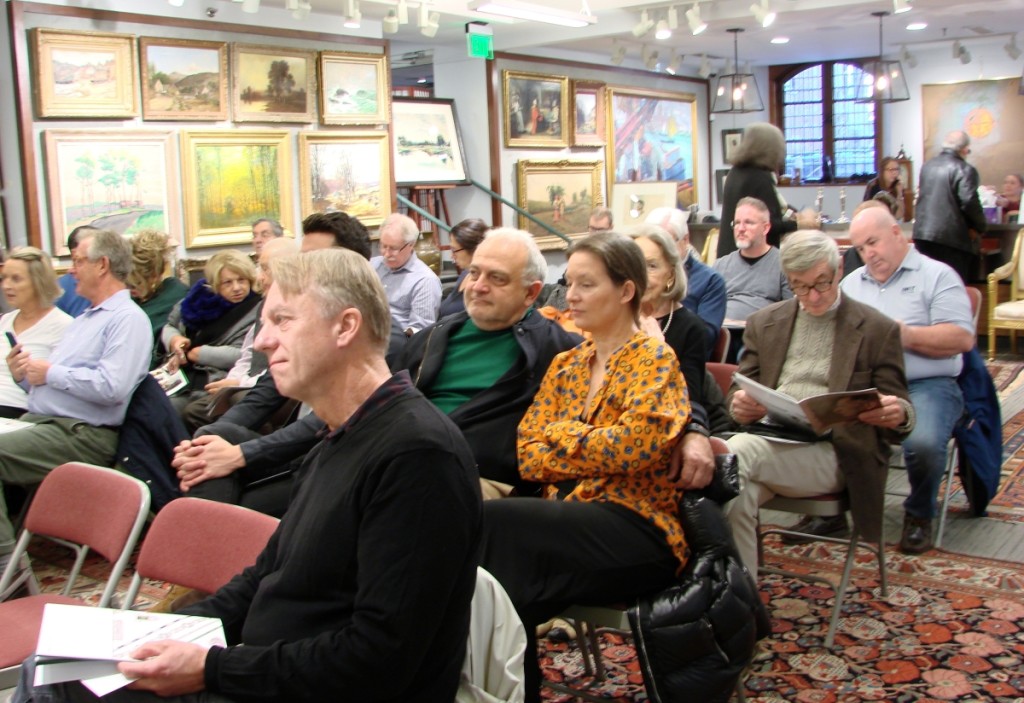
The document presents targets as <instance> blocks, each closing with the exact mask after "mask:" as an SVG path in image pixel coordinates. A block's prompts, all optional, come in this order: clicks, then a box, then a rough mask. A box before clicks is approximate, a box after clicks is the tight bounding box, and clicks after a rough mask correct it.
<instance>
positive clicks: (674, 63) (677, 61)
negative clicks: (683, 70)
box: [665, 54, 683, 76]
mask: <svg viewBox="0 0 1024 703" xmlns="http://www.w3.org/2000/svg"><path fill="white" fill-rule="evenodd" d="M682 64H683V55H682V54H676V55H675V56H674V57H673V58H672V60H671V61H669V63H668V66H666V67H665V72H666V73H671V74H672V75H673V76H674V75H676V74H677V73H679V67H680V66H682Z"/></svg>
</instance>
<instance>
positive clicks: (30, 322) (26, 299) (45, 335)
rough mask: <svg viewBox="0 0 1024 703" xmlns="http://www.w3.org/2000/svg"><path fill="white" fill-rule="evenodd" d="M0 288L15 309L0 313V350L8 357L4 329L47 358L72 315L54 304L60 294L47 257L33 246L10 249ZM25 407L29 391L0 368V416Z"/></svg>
mask: <svg viewBox="0 0 1024 703" xmlns="http://www.w3.org/2000/svg"><path fill="white" fill-rule="evenodd" d="M2 287H3V292H4V299H5V300H6V301H7V304H8V305H10V306H11V307H12V308H13V309H14V310H13V312H9V313H7V314H6V315H3V316H2V317H0V353H2V354H3V355H4V356H5V357H7V359H8V361H10V357H11V354H12V353H13V350H12V349H11V343H10V340H9V339H8V336H7V333H10V334H12V335H14V338H15V341H16V342H17V344H18V346H20V347H21V348H22V349H25V350H26V351H28V352H29V353H30V354H31V355H32V358H33V359H46V358H48V357H49V356H50V351H51V350H52V349H53V348H54V347H55V346H56V345H57V342H59V341H60V339H61V337H62V336H64V329H65V328H66V327H67V326H68V325H70V324H71V318H70V317H69V316H68V315H67V314H66V313H64V312H62V311H61V310H59V309H57V308H56V307H54V301H56V300H57V298H59V297H60V296H61V293H62V291H61V289H60V286H59V285H57V275H56V274H55V273H54V272H53V265H52V264H51V263H50V257H49V256H47V255H46V254H45V253H44V252H43V251H41V250H39V249H36V248H35V247H21V248H20V249H15V250H14V251H12V252H11V254H10V257H9V258H8V259H7V262H6V263H5V264H4V267H3V286H2ZM27 407H28V393H26V392H25V390H24V389H22V387H21V386H19V385H18V384H17V383H15V382H14V379H13V378H12V377H11V371H10V369H9V368H8V367H7V365H6V364H5V365H3V367H2V368H0V417H19V416H20V415H22V414H23V413H24V412H25V411H26V408H27Z"/></svg>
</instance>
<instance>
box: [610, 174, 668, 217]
mask: <svg viewBox="0 0 1024 703" xmlns="http://www.w3.org/2000/svg"><path fill="white" fill-rule="evenodd" d="M675 199H676V184H675V183H664V182H662V183H656V182H650V183H616V184H614V185H613V186H612V205H611V210H612V216H613V217H614V218H615V226H616V227H620V226H621V227H629V226H631V225H641V224H643V223H644V220H645V219H646V218H647V216H648V215H649V214H650V213H651V210H653V209H654V208H657V207H674V206H675Z"/></svg>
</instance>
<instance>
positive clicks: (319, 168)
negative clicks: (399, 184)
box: [299, 131, 391, 227]
mask: <svg viewBox="0 0 1024 703" xmlns="http://www.w3.org/2000/svg"><path fill="white" fill-rule="evenodd" d="M390 162H391V158H390V153H389V149H388V135H387V132H369V131H367V132H345V133H343V134H334V133H331V132H301V133H299V179H300V180H299V186H300V187H299V193H300V197H301V207H300V209H301V210H302V216H303V217H306V216H307V215H311V214H313V213H314V212H332V211H336V210H340V211H342V212H344V213H346V214H348V215H351V216H352V217H355V218H356V219H357V220H359V221H360V222H362V223H363V224H364V225H365V226H366V227H376V226H377V225H379V224H380V223H381V222H383V221H384V218H385V217H387V216H388V215H389V214H391V168H390Z"/></svg>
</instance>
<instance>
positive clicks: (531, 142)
mask: <svg viewBox="0 0 1024 703" xmlns="http://www.w3.org/2000/svg"><path fill="white" fill-rule="evenodd" d="M501 75H502V83H503V91H502V96H503V97H502V104H503V105H504V106H505V116H504V122H505V146H506V147H519V146H529V147H566V146H569V120H568V119H567V114H566V110H565V109H564V108H565V106H567V105H569V79H568V78H566V77H565V76H547V75H543V74H540V73H521V72H519V71H508V70H505V71H502V72H501Z"/></svg>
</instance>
